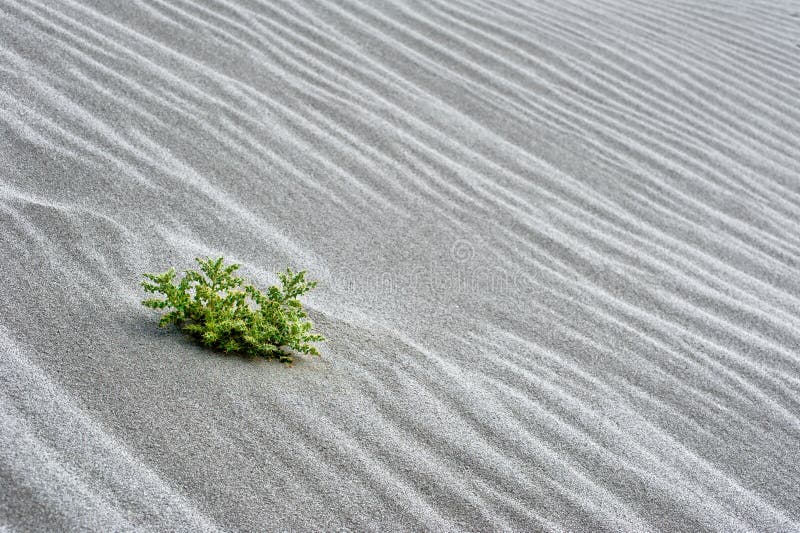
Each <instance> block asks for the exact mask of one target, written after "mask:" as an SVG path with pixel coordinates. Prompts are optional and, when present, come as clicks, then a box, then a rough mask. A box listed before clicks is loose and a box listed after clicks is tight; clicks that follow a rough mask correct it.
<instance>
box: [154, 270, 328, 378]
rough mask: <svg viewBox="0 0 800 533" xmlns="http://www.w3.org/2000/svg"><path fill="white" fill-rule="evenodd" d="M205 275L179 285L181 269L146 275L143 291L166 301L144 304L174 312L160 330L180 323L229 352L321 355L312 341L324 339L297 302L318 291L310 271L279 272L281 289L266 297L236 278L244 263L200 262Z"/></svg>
mask: <svg viewBox="0 0 800 533" xmlns="http://www.w3.org/2000/svg"><path fill="white" fill-rule="evenodd" d="M196 261H197V263H198V264H199V265H200V272H198V271H196V270H186V271H185V272H184V275H183V278H182V279H181V280H180V281H179V282H178V283H177V284H175V283H174V281H175V277H176V274H175V269H174V268H170V269H169V270H168V271H167V272H164V273H163V274H143V275H144V277H145V278H147V281H143V282H142V287H144V290H145V291H146V292H148V293H153V294H162V295H163V296H164V298H165V299H163V300H162V299H159V298H148V299H146V300H143V301H142V304H143V305H145V306H146V307H149V308H151V309H163V310H169V311H168V312H167V313H166V314H164V315H163V316H162V317H161V320H160V321H159V323H158V324H159V326H161V327H166V326H168V325H169V324H175V325H176V326H178V327H179V328H180V329H182V330H183V331H184V332H185V333H187V334H189V335H190V336H192V337H194V338H195V339H197V340H199V341H200V342H202V343H203V344H205V345H206V346H210V347H212V348H216V349H219V350H222V351H224V352H226V353H240V354H245V355H260V356H264V357H270V358H277V359H279V360H280V361H281V362H284V363H291V362H292V351H297V352H301V353H305V354H312V355H319V351H317V349H316V348H315V347H314V346H313V345H311V344H310V343H312V342H318V341H323V340H325V338H324V337H323V336H322V335H317V334H315V333H312V332H311V328H312V323H311V321H309V320H306V317H307V315H306V313H305V311H303V306H302V304H301V303H300V301H299V300H298V299H297V297H298V296H301V295H303V294H305V293H306V292H308V291H310V290H311V289H313V288H314V287H315V286H316V285H317V282H316V281H306V279H305V275H306V272H305V271H302V272H297V273H295V272H292V271H291V270H290V269H288V268H287V269H286V271H285V272H281V273H279V274H278V278H279V279H280V281H281V287H276V286H274V285H273V286H272V287H270V288H269V289H267V291H266V293H263V292H261V291H260V290H258V289H257V288H256V287H254V286H253V285H250V284H245V283H244V280H243V279H242V278H239V277H236V276H234V273H235V272H236V271H237V270H238V269H239V266H240V265H238V264H232V265H228V266H226V265H224V264H223V258H222V257H220V258H218V259H210V258H209V259H205V260H202V259H200V258H197V259H196Z"/></svg>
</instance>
